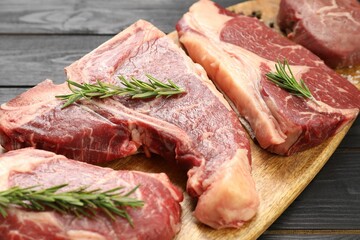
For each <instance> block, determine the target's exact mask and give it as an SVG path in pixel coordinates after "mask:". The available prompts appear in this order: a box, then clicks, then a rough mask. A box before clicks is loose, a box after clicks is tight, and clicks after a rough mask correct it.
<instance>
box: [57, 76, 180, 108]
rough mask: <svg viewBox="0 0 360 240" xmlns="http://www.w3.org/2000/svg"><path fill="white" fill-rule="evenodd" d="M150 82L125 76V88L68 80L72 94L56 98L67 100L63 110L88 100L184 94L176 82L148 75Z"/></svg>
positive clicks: (123, 78)
mask: <svg viewBox="0 0 360 240" xmlns="http://www.w3.org/2000/svg"><path fill="white" fill-rule="evenodd" d="M146 77H147V78H148V80H149V82H144V81H141V80H139V79H136V78H135V77H131V78H130V79H129V80H127V79H125V77H124V76H118V78H119V80H120V83H121V84H122V85H123V86H117V85H112V84H108V83H103V82H101V81H97V83H96V84H89V83H84V84H79V83H76V82H73V81H71V80H67V83H68V86H69V89H70V90H71V92H72V93H71V94H67V95H59V96H56V97H57V98H60V99H62V100H66V102H65V104H64V105H63V106H62V107H63V108H65V107H67V106H69V105H71V104H73V103H74V102H76V101H78V100H80V99H82V98H86V99H92V98H107V97H112V96H115V95H118V96H123V95H129V96H131V98H151V97H160V96H166V97H169V96H172V95H176V94H181V93H184V92H185V90H184V89H182V88H180V87H178V86H177V85H176V84H175V83H174V82H172V81H171V80H168V83H163V82H161V81H159V80H157V79H156V78H154V77H153V76H151V75H148V74H147V75H146Z"/></svg>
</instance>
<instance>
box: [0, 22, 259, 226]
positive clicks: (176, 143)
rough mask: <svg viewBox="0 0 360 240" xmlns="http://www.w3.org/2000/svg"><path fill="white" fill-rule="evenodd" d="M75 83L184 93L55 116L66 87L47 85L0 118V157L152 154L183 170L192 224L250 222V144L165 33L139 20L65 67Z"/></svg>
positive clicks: (253, 196) (253, 205)
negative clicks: (132, 80)
mask: <svg viewBox="0 0 360 240" xmlns="http://www.w3.org/2000/svg"><path fill="white" fill-rule="evenodd" d="M66 72H67V74H68V77H69V78H70V79H71V80H73V81H77V82H90V83H94V82H95V81H97V80H100V81H103V82H108V83H113V84H119V82H118V79H117V76H118V75H119V74H122V75H124V76H125V77H129V76H135V77H137V78H140V79H142V80H144V81H145V80H146V77H145V74H151V75H152V76H154V77H156V78H158V79H159V80H161V81H165V80H167V79H172V80H173V81H174V82H175V83H176V84H177V85H179V86H180V87H183V88H184V89H186V94H182V95H178V96H174V97H170V98H154V99H147V100H132V99H130V98H129V97H115V98H112V99H103V100H93V101H87V100H84V101H81V102H79V103H78V104H74V105H71V106H70V107H68V108H65V109H63V110H61V105H62V104H63V102H61V101H59V100H57V99H55V98H54V96H55V95H59V94H64V93H66V92H67V91H68V90H67V86H66V85H65V84H63V85H57V86H56V85H54V84H52V82H50V81H45V82H43V83H41V84H39V85H38V86H36V87H35V88H33V89H31V90H29V91H28V92H26V93H24V94H22V95H20V96H19V97H17V98H15V99H14V100H12V101H10V102H8V103H7V104H4V105H2V108H1V110H0V114H1V115H0V118H1V124H0V135H1V141H2V145H3V146H4V147H5V148H6V149H14V148H18V147H24V146H34V147H38V148H44V149H48V150H51V151H55V152H57V153H61V154H64V155H66V156H69V157H71V158H74V159H78V160H82V161H89V162H100V161H102V160H104V161H108V160H112V159H115V158H120V157H124V156H128V155H130V154H135V153H137V152H138V151H139V150H141V149H142V150H143V151H145V152H146V153H149V152H153V153H156V154H160V155H161V156H163V157H165V158H166V159H169V160H173V159H175V160H176V161H178V162H179V163H183V164H186V165H188V166H190V167H191V169H190V170H189V172H188V177H189V180H188V183H187V191H188V192H189V193H190V194H191V195H192V196H195V197H199V200H198V203H197V206H196V209H195V216H196V217H197V218H198V219H199V220H200V221H201V222H203V223H205V224H208V225H210V226H212V227H214V228H222V227H239V226H241V225H242V224H243V222H244V221H247V220H249V219H250V218H252V217H253V216H254V214H255V213H256V210H257V206H258V204H259V202H258V196H257V193H256V190H255V185H254V182H253V179H252V177H251V154H250V147H249V140H248V139H247V137H246V134H245V131H244V130H243V128H242V127H241V124H240V123H239V120H238V118H237V116H236V114H235V113H234V112H233V111H232V110H231V108H230V107H229V106H228V105H227V103H226V101H225V100H224V98H223V96H222V95H221V94H220V93H219V92H218V91H217V90H216V89H215V87H214V86H213V85H212V83H211V81H210V80H209V79H208V78H207V75H206V73H205V71H204V69H203V68H202V67H201V66H199V65H197V64H194V63H193V62H192V61H191V59H190V58H189V57H188V56H186V54H185V53H184V51H183V50H182V49H181V48H180V47H179V46H177V45H176V44H175V43H174V42H173V41H172V40H171V39H169V38H168V37H167V36H166V35H165V34H164V33H162V32H161V31H159V30H158V29H156V28H155V27H154V26H153V25H151V24H150V23H148V22H145V21H138V22H137V23H135V24H133V25H132V26H130V27H129V28H128V29H126V30H124V31H123V32H121V33H120V34H118V35H117V36H115V37H114V38H112V39H110V40H109V41H107V42H106V43H104V44H102V45H101V46H99V47H98V48H97V49H95V50H94V51H92V52H91V53H89V54H87V55H86V56H84V57H83V58H81V59H80V60H78V61H76V62H75V63H73V64H72V65H71V66H69V67H67V68H66Z"/></svg>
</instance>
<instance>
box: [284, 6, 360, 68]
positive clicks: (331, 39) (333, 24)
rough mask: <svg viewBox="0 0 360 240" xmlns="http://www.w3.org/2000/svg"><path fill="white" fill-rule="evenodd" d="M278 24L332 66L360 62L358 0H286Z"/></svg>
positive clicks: (293, 38)
mask: <svg viewBox="0 0 360 240" xmlns="http://www.w3.org/2000/svg"><path fill="white" fill-rule="evenodd" d="M277 20H278V24H279V27H280V29H282V30H283V31H284V32H285V33H286V34H287V36H288V38H290V39H291V40H293V41H295V42H296V43H298V44H301V45H303V46H304V47H306V48H307V49H309V50H310V51H312V52H313V53H315V54H316V55H318V56H319V57H320V58H321V59H322V60H324V61H325V63H326V64H327V65H328V66H330V67H333V68H335V67H346V66H354V65H360V2H359V1H358V0H346V1H345V0H331V1H330V0H311V1H308V0H297V1H294V0H282V1H281V3H280V9H279V14H278V19H277Z"/></svg>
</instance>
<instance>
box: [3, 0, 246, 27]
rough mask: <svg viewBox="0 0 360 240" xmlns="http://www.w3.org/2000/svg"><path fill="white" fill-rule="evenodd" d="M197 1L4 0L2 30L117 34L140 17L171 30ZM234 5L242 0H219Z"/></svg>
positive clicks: (226, 4) (224, 4)
mask: <svg viewBox="0 0 360 240" xmlns="http://www.w3.org/2000/svg"><path fill="white" fill-rule="evenodd" d="M194 2H195V0H177V1H168V0H152V1H143V0H130V1H125V0H107V1H97V0H64V1H58V0H32V1H28V0H2V1H0V33H83V34H90V33H91V34H94V33H96V34H99V33H100V34H114V33H117V32H119V31H121V30H122V29H124V28H126V27H127V26H128V25H130V24H131V23H133V22H135V21H136V20H138V19H140V18H141V19H144V20H147V21H150V22H152V23H153V24H155V25H156V26H157V27H159V28H160V29H161V30H162V31H165V32H171V31H173V29H174V28H175V24H176V22H177V21H178V20H179V18H180V17H181V16H182V15H183V14H184V13H185V12H187V10H188V8H189V6H191V5H192V4H193V3H194ZM217 2H218V3H219V4H221V5H223V6H231V5H234V4H236V3H239V2H241V0H220V1H217Z"/></svg>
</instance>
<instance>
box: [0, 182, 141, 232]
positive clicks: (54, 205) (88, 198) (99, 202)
mask: <svg viewBox="0 0 360 240" xmlns="http://www.w3.org/2000/svg"><path fill="white" fill-rule="evenodd" d="M66 186H67V184H62V185H57V186H53V187H50V188H45V189H42V190H37V188H38V186H32V187H27V188H20V187H18V186H15V187H12V188H10V189H7V190H4V191H0V214H1V215H2V216H3V217H4V218H5V217H7V215H8V214H7V211H6V210H7V209H8V208H9V207H10V206H12V205H17V206H20V207H23V208H26V209H30V210H33V211H44V210H47V209H52V210H55V211H57V212H59V213H63V214H64V213H68V214H74V215H76V216H86V217H91V216H95V215H96V212H97V211H98V210H100V211H102V212H104V213H105V214H106V215H107V216H108V217H109V218H111V219H113V220H115V216H120V217H123V218H125V219H127V220H128V222H129V224H130V225H131V226H133V222H132V219H131V218H130V216H129V215H128V213H127V210H126V207H131V208H137V207H142V206H143V205H144V202H143V201H141V200H138V199H135V198H131V197H129V195H131V194H132V193H134V192H135V191H136V190H137V189H138V187H139V186H136V187H135V188H133V189H131V190H130V191H129V192H127V193H124V192H123V191H122V189H123V188H122V187H117V188H113V189H110V190H107V191H101V190H100V189H95V190H90V191H88V190H86V188H79V189H77V190H70V191H65V192H60V193H58V192H57V191H58V190H60V189H62V188H64V187H66Z"/></svg>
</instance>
